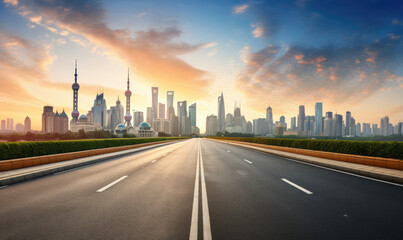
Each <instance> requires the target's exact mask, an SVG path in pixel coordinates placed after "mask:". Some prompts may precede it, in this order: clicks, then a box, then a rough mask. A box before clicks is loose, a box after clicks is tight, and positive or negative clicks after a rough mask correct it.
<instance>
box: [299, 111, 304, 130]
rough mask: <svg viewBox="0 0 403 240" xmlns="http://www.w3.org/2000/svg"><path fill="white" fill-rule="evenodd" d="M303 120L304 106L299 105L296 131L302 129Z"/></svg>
mask: <svg viewBox="0 0 403 240" xmlns="http://www.w3.org/2000/svg"><path fill="white" fill-rule="evenodd" d="M304 121H305V106H304V105H300V106H299V114H298V131H304Z"/></svg>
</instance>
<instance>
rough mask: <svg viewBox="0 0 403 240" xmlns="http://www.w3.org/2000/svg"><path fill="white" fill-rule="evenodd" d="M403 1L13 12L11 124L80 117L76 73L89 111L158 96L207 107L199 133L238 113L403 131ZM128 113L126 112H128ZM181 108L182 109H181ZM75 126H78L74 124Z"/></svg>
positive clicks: (1, 41) (2, 67) (8, 53)
mask: <svg viewBox="0 0 403 240" xmlns="http://www.w3.org/2000/svg"><path fill="white" fill-rule="evenodd" d="M402 12H403V1H389V0H379V1H378V0H367V1H358V0H357V1H351V0H337V1H335V0H293V1H286V0H278V1H277V0H273V1H226V0H223V1H177V0H172V1H162V0H161V1H151V0H149V1H122V0H115V1H94V0H90V1H79V0H72V1H70V0H2V2H1V3H0V119H5V118H7V117H12V118H14V123H15V124H16V123H23V121H24V119H25V117H26V116H29V117H30V118H31V121H32V127H33V129H37V130H40V129H41V114H42V111H43V106H45V105H52V106H53V107H54V109H55V110H58V111H59V112H60V111H62V110H63V109H64V110H65V111H66V112H67V113H68V115H69V116H70V113H71V111H72V105H73V91H72V89H71V84H72V83H73V82H74V61H75V59H77V61H78V83H79V84H80V90H79V103H78V110H79V112H80V113H81V114H86V113H87V112H88V111H89V110H90V109H91V107H92V105H93V101H94V99H95V96H96V95H97V94H98V93H100V92H104V94H105V98H106V103H107V105H108V108H109V107H110V106H114V105H115V102H116V101H117V99H118V98H120V99H121V100H123V99H124V91H125V89H126V79H127V71H128V68H129V69H130V79H131V90H132V92H133V96H132V100H131V107H132V109H133V110H139V111H144V112H146V108H147V107H149V106H151V87H159V102H161V103H166V91H168V90H173V91H175V99H174V101H175V104H176V101H183V100H187V102H188V105H190V104H192V103H194V102H196V104H197V125H198V127H199V128H200V129H201V132H204V131H205V120H206V116H207V115H211V114H214V115H217V109H218V107H217V98H218V96H219V95H220V94H221V92H223V94H224V100H225V110H226V113H228V112H231V113H233V110H234V106H235V103H236V102H237V104H238V105H241V112H242V114H243V115H245V117H246V119H247V120H248V121H252V120H253V119H255V118H259V117H265V111H266V108H267V107H268V106H271V107H272V109H273V116H274V120H278V119H279V117H280V116H282V115H284V116H285V117H286V122H290V118H291V117H294V116H296V115H297V114H298V106H299V105H305V109H306V110H305V111H306V115H314V106H315V103H316V102H322V103H323V108H324V109H323V112H327V111H332V112H334V113H336V112H337V113H339V114H340V113H341V114H342V115H345V112H346V111H351V114H352V116H353V117H354V118H355V119H356V122H361V123H363V122H368V123H378V125H379V122H380V118H381V117H383V116H385V115H387V116H389V118H390V121H391V122H392V123H394V124H397V123H398V122H399V121H403V41H402V35H403V15H402ZM122 102H124V101H122ZM175 108H176V106H175ZM70 118H71V117H70Z"/></svg>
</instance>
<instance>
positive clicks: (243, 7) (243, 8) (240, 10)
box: [234, 3, 249, 14]
mask: <svg viewBox="0 0 403 240" xmlns="http://www.w3.org/2000/svg"><path fill="white" fill-rule="evenodd" d="M248 8H249V5H248V4H246V3H245V4H242V5H238V6H235V7H234V12H235V13H237V14H240V13H243V12H245V11H246V9H248Z"/></svg>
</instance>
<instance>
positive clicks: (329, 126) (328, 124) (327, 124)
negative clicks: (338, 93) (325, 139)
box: [323, 112, 334, 136]
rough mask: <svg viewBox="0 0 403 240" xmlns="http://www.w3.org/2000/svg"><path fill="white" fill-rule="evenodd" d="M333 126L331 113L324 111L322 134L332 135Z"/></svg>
mask: <svg viewBox="0 0 403 240" xmlns="http://www.w3.org/2000/svg"><path fill="white" fill-rule="evenodd" d="M333 126H334V124H333V113H332V112H326V118H325V121H324V126H323V135H324V136H334V131H333Z"/></svg>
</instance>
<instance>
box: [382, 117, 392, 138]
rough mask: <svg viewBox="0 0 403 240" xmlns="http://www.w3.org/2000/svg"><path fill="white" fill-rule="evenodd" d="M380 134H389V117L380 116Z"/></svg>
mask: <svg viewBox="0 0 403 240" xmlns="http://www.w3.org/2000/svg"><path fill="white" fill-rule="evenodd" d="M381 135H383V136H389V135H390V134H389V118H388V117H387V116H385V117H384V118H381Z"/></svg>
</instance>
